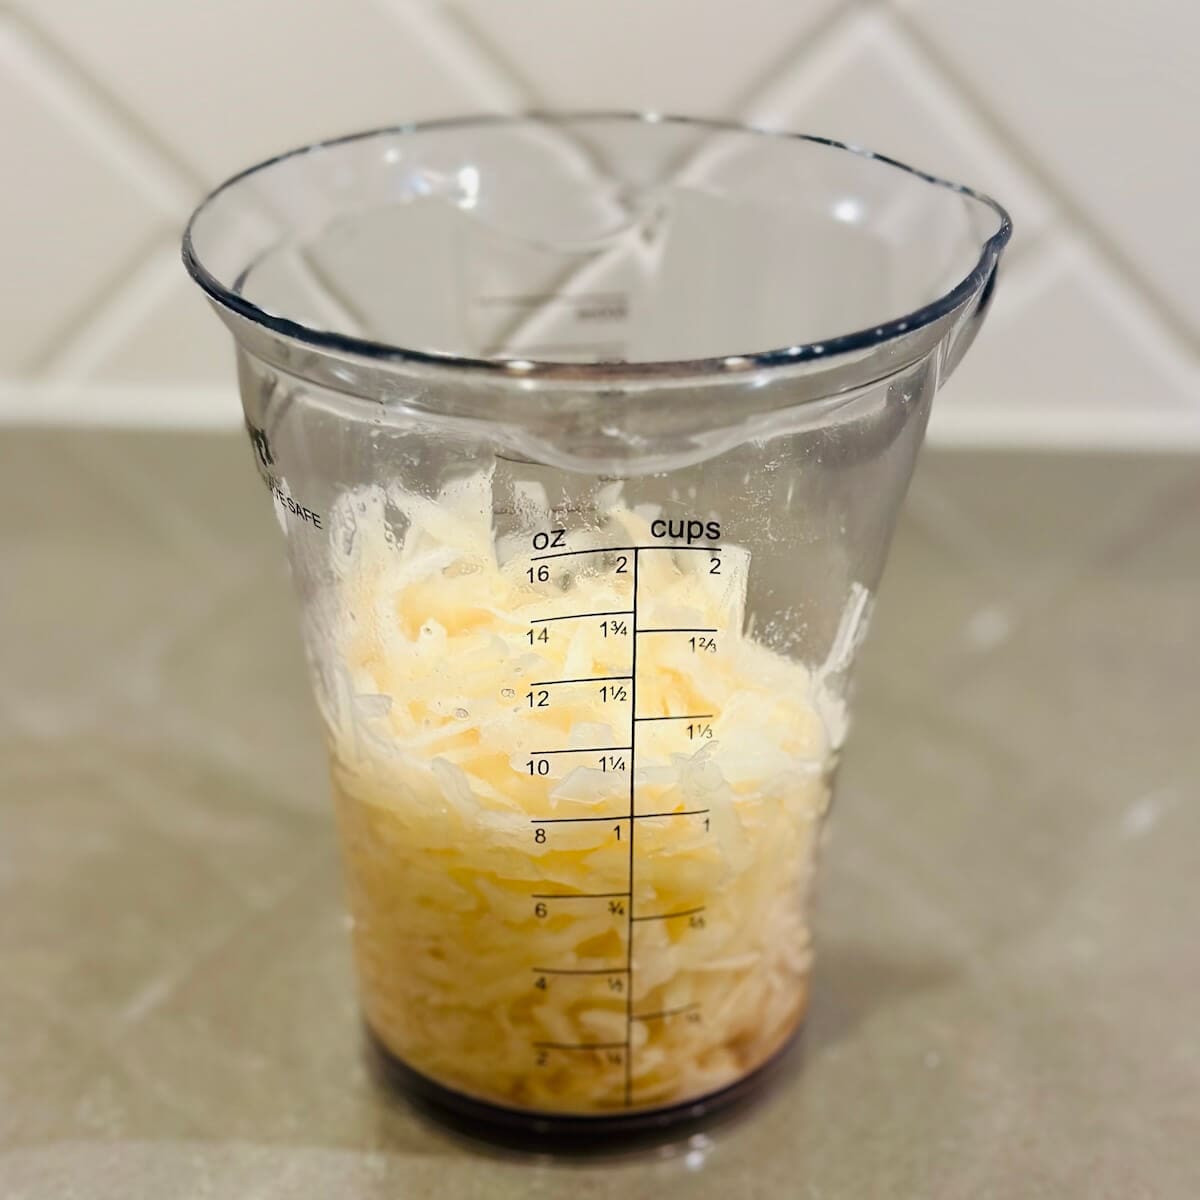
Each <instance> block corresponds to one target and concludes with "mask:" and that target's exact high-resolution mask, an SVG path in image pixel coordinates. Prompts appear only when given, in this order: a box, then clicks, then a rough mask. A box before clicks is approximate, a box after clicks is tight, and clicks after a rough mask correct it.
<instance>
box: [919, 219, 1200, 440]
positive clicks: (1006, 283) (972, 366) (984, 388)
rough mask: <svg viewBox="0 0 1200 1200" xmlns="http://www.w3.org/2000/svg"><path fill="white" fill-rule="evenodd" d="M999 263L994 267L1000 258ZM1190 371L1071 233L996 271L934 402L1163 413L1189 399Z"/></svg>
mask: <svg viewBox="0 0 1200 1200" xmlns="http://www.w3.org/2000/svg"><path fill="white" fill-rule="evenodd" d="M1001 270H1002V272H1004V268H1003V267H1002V268H1001ZM1198 395H1200V373H1198V372H1197V369H1196V365H1195V364H1194V363H1193V362H1190V361H1189V360H1188V359H1187V358H1186V357H1185V356H1184V355H1182V354H1181V353H1180V352H1179V350H1178V348H1177V347H1176V346H1175V345H1174V344H1173V342H1172V341H1171V339H1170V338H1168V337H1165V336H1164V335H1163V332H1162V330H1161V329H1160V328H1159V327H1158V325H1157V323H1156V321H1155V320H1154V317H1153V315H1152V314H1151V313H1150V312H1148V311H1147V310H1146V308H1145V306H1144V304H1143V303H1142V301H1141V300H1140V299H1139V297H1138V296H1137V295H1136V294H1134V293H1132V292H1130V291H1129V290H1128V289H1127V288H1126V287H1125V286H1124V284H1123V283H1122V282H1121V280H1120V279H1119V278H1118V277H1116V276H1114V275H1113V274H1112V273H1111V272H1110V271H1108V270H1106V269H1105V267H1104V266H1103V264H1102V263H1101V262H1099V261H1098V260H1097V259H1095V258H1094V257H1093V256H1092V255H1090V254H1089V253H1088V252H1087V250H1086V247H1085V244H1084V243H1082V242H1080V241H1078V240H1076V239H1072V238H1066V239H1064V240H1062V241H1057V242H1055V243H1054V244H1053V245H1052V246H1050V247H1048V248H1046V249H1045V250H1044V251H1043V252H1040V253H1038V254H1036V255H1031V256H1029V257H1027V258H1026V259H1025V260H1024V261H1022V262H1021V263H1019V264H1016V265H1014V266H1013V267H1012V269H1011V270H1008V271H1007V272H1004V275H1003V276H1002V283H1001V286H1000V287H999V288H998V289H997V291H996V301H995V307H994V310H993V312H992V313H991V314H990V315H989V317H988V320H987V322H986V323H985V325H984V327H983V330H982V332H981V333H980V335H979V337H978V339H977V340H976V343H975V345H974V346H973V347H972V349H971V352H970V353H969V354H968V355H967V356H966V357H965V358H964V359H963V361H962V364H961V366H960V367H959V370H958V371H957V372H956V374H955V376H954V378H952V379H951V380H950V381H949V382H948V383H947V384H946V387H945V390H944V392H943V393H942V394H941V395H940V397H939V399H938V404H939V406H940V407H941V408H943V409H949V408H952V407H958V408H962V409H964V410H971V409H980V408H982V409H1006V410H1008V411H1009V412H1010V414H1020V413H1021V412H1029V413H1039V414H1042V415H1043V416H1044V415H1045V414H1049V413H1053V414H1057V415H1058V417H1059V418H1060V419H1061V418H1063V417H1064V416H1069V415H1070V414H1071V413H1072V412H1074V411H1076V410H1078V411H1079V412H1080V420H1081V421H1082V420H1088V419H1099V420H1104V419H1106V418H1108V417H1110V416H1113V415H1115V416H1116V417H1117V418H1118V419H1120V418H1122V417H1123V416H1124V414H1125V413H1127V412H1128V411H1130V410H1136V412H1137V413H1138V416H1139V419H1141V420H1145V419H1146V418H1147V417H1148V416H1149V415H1152V414H1160V415H1161V416H1162V417H1163V419H1164V422H1166V423H1170V422H1172V421H1173V420H1174V419H1175V417H1176V416H1177V414H1179V413H1181V412H1186V411H1188V410H1189V409H1193V410H1194V409H1196V408H1197V405H1196V398H1197V396H1198Z"/></svg>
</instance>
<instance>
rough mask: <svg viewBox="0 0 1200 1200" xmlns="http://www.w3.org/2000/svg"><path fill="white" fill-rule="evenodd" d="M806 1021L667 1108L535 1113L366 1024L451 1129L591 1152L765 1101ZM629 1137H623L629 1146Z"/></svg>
mask: <svg viewBox="0 0 1200 1200" xmlns="http://www.w3.org/2000/svg"><path fill="white" fill-rule="evenodd" d="M803 1028H804V1023H803V1022H801V1023H800V1024H799V1025H798V1026H797V1027H796V1029H795V1031H794V1032H793V1033H792V1034H791V1035H790V1036H789V1037H788V1039H787V1040H786V1041H785V1042H784V1043H783V1044H782V1045H781V1046H780V1048H779V1049H778V1050H776V1051H775V1053H774V1054H773V1055H771V1057H770V1058H768V1059H767V1060H766V1061H765V1062H763V1063H762V1064H761V1065H759V1066H758V1067H756V1068H755V1069H754V1070H752V1071H750V1072H749V1073H748V1074H746V1075H744V1076H743V1077H742V1078H741V1079H739V1080H738V1081H737V1082H736V1083H732V1084H730V1085H729V1086H728V1087H724V1088H721V1089H720V1090H719V1091H716V1092H711V1093H709V1094H708V1095H707V1096H700V1097H697V1098H696V1099H695V1100H689V1101H687V1102H685V1103H683V1104H673V1105H670V1106H668V1107H665V1108H649V1109H639V1110H635V1111H630V1112H613V1113H598V1114H596V1115H595V1116H591V1115H588V1114H584V1113H545V1112H531V1111H527V1110H524V1109H519V1108H509V1107H506V1106H505V1105H502V1104H491V1103H489V1102H488V1101H486V1100H478V1099H476V1098H475V1097H473V1096H468V1095H465V1094H464V1093H462V1092H457V1091H455V1090H454V1089H453V1088H448V1087H445V1086H443V1085H442V1084H440V1083H437V1082H435V1081H434V1080H432V1079H430V1078H429V1077H428V1076H427V1075H423V1074H421V1072H420V1071H415V1070H413V1068H412V1067H410V1066H409V1065H408V1064H407V1063H405V1062H403V1061H402V1060H401V1059H399V1058H397V1057H396V1055H394V1054H393V1053H392V1052H391V1051H390V1050H389V1049H388V1048H387V1047H386V1046H385V1045H384V1043H383V1042H382V1041H381V1040H380V1038H379V1037H378V1036H376V1034H375V1033H374V1031H373V1030H372V1029H371V1027H370V1026H369V1025H366V1024H364V1031H365V1036H366V1041H367V1055H368V1058H369V1061H370V1063H371V1066H372V1068H373V1070H374V1073H375V1076H376V1078H377V1079H379V1080H380V1081H381V1082H382V1083H383V1084H385V1085H386V1086H387V1087H388V1088H390V1089H392V1090H393V1091H395V1092H397V1093H399V1094H400V1095H401V1096H403V1097H404V1099H406V1100H407V1101H409V1103H411V1104H412V1105H413V1107H414V1108H416V1109H417V1110H418V1111H419V1112H421V1113H423V1114H424V1115H426V1116H428V1117H430V1118H431V1119H433V1120H435V1121H437V1122H438V1123H439V1124H441V1125H444V1126H446V1127H447V1128H449V1129H451V1130H453V1131H455V1132H458V1133H462V1134H465V1135H467V1136H470V1137H474V1138H481V1139H483V1140H485V1141H489V1142H497V1143H500V1144H502V1145H504V1146H507V1147H510V1148H515V1149H529V1150H545V1149H547V1148H553V1149H561V1150H588V1149H598V1148H601V1147H607V1148H608V1149H611V1148H612V1147H613V1142H612V1137H613V1135H614V1134H618V1135H622V1136H624V1137H625V1138H626V1139H628V1138H634V1139H637V1140H638V1141H647V1142H652V1141H654V1140H656V1139H658V1138H660V1137H661V1136H662V1135H664V1134H667V1133H670V1134H671V1136H672V1137H675V1136H686V1135H687V1134H688V1133H689V1132H695V1127H698V1126H700V1125H702V1124H709V1123H711V1122H712V1121H713V1120H714V1119H716V1118H720V1119H727V1118H730V1117H733V1116H735V1115H737V1114H738V1113H740V1112H741V1111H743V1110H744V1109H746V1108H748V1107H749V1106H750V1105H751V1104H753V1103H754V1102H756V1101H758V1100H760V1099H763V1098H764V1097H765V1096H766V1095H767V1094H768V1092H769V1091H770V1089H771V1087H772V1085H773V1084H775V1083H776V1082H778V1080H779V1078H780V1077H782V1076H783V1075H785V1074H786V1071H787V1068H788V1066H789V1065H792V1066H794V1065H795V1064H796V1063H797V1062H798V1058H799V1049H800V1047H799V1041H800V1035H801V1032H802V1031H803ZM629 1145H630V1143H629V1141H628V1140H626V1141H624V1142H622V1143H621V1147H622V1149H628V1148H629Z"/></svg>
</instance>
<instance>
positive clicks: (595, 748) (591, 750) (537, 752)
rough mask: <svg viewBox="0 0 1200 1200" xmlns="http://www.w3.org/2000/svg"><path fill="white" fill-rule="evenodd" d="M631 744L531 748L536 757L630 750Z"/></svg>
mask: <svg viewBox="0 0 1200 1200" xmlns="http://www.w3.org/2000/svg"><path fill="white" fill-rule="evenodd" d="M630 749H632V747H631V746H582V747H580V748H579V749H578V750H530V752H529V753H530V754H532V755H533V756H534V758H539V757H540V758H545V757H546V755H548V754H603V753H604V752H605V751H606V750H630Z"/></svg>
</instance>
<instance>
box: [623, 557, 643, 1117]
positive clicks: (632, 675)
mask: <svg viewBox="0 0 1200 1200" xmlns="http://www.w3.org/2000/svg"><path fill="white" fill-rule="evenodd" d="M640 554H641V551H640V550H638V549H636V548H635V549H634V551H633V601H632V603H633V627H634V629H636V628H637V623H638V620H637V605H638V557H639V555H640ZM632 645H633V649H632V655H631V658H630V664H629V909H628V913H629V915H628V920H627V922H626V925H625V968H626V971H627V972H628V975H629V981H628V987H626V989H625V1107H626V1108H629V1107H630V1106H631V1105H632V1104H633V841H634V831H635V830H636V829H637V822H636V821H635V820H634V819H633V817H634V809H635V804H634V795H635V789H636V783H635V780H636V778H637V775H636V767H637V724H636V720H637V718H636V717H635V716H634V715H633V714H634V713H636V712H637V654H638V640H637V638H636V637H635V638H633V640H632Z"/></svg>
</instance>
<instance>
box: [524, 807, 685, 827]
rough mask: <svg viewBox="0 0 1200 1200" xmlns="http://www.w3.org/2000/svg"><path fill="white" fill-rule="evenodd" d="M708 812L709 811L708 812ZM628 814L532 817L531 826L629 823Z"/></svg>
mask: <svg viewBox="0 0 1200 1200" xmlns="http://www.w3.org/2000/svg"><path fill="white" fill-rule="evenodd" d="M706 811H707V810H706ZM628 820H629V814H628V813H613V815H612V816H610V817H532V818H530V821H529V823H530V825H565V824H569V823H570V822H572V821H628Z"/></svg>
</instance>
